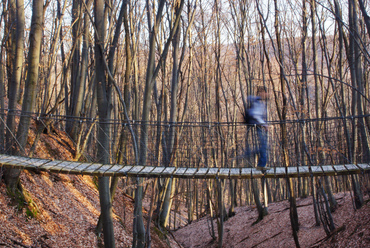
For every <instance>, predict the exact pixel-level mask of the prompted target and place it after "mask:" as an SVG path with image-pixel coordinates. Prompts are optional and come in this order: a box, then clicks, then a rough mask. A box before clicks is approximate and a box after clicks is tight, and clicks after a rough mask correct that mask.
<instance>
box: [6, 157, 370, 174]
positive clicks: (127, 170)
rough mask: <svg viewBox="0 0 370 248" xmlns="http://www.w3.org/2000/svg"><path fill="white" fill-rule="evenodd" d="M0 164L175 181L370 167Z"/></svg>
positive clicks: (13, 160)
mask: <svg viewBox="0 0 370 248" xmlns="http://www.w3.org/2000/svg"><path fill="white" fill-rule="evenodd" d="M0 165H4V166H10V167H16V168H19V169H27V170H42V171H50V172H55V173H64V174H83V175H97V176H128V177H175V178H197V179H211V178H216V177H217V178H224V179H226V178H232V179H242V178H244V179H248V178H261V177H262V176H265V177H266V178H285V177H287V176H288V177H307V176H310V175H313V176H323V175H328V176H331V175H349V174H361V173H369V172H370V165H369V164H343V165H325V166H312V167H309V166H299V167H287V168H286V167H275V168H272V169H270V170H268V171H266V172H265V173H264V174H263V173H262V172H261V171H258V170H256V169H255V168H182V167H153V166H142V165H136V166H132V165H103V164H99V163H82V162H73V161H60V160H49V159H39V158H28V157H19V156H9V155H3V154H0Z"/></svg>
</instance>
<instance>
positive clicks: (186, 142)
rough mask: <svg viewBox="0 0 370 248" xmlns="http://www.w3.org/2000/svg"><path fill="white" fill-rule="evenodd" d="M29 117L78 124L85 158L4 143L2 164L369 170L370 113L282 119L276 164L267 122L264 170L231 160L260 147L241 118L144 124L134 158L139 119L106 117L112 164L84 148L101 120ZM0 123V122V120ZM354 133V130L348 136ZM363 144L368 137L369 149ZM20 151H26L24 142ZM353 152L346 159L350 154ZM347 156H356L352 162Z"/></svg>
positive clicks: (134, 173) (142, 171) (274, 132)
mask: <svg viewBox="0 0 370 248" xmlns="http://www.w3.org/2000/svg"><path fill="white" fill-rule="evenodd" d="M29 116H30V117H31V119H32V120H33V121H34V123H38V125H44V127H45V128H48V126H47V123H50V122H53V123H54V124H53V126H55V128H58V130H66V126H67V125H68V123H74V124H76V123H77V125H78V128H79V129H81V130H82V132H81V135H82V136H83V135H84V134H86V135H85V137H84V138H85V139H90V142H91V145H89V146H87V147H88V148H87V151H83V152H84V157H85V159H84V161H91V162H76V161H62V160H53V159H42V158H31V157H27V154H25V156H11V155H7V154H6V150H5V152H2V153H0V164H2V165H3V166H7V167H14V168H19V169H27V170H41V171H50V172H55V173H65V174H83V175H97V176H118V177H157V178H159V177H161V178H169V177H173V178H189V179H191V178H193V179H211V178H220V179H239V178H240V179H250V178H262V177H265V178H286V177H308V176H335V175H350V174H364V173H368V172H369V171H370V165H369V161H370V159H369V157H368V153H369V152H368V151H366V149H368V147H369V143H368V140H366V137H362V136H361V134H362V133H361V126H362V127H364V128H365V129H366V130H367V126H366V124H364V121H363V119H364V118H365V117H366V118H367V117H369V116H360V117H353V116H350V117H347V118H326V119H314V120H312V119H311V120H292V121H286V122H285V123H284V128H285V130H286V133H287V136H288V138H287V139H286V142H285V148H284V150H285V151H286V153H287V155H288V157H289V159H290V161H291V162H290V164H289V166H285V167H283V166H282V164H283V158H282V155H281V154H282V149H283V148H282V146H283V144H282V137H281V133H282V132H281V129H282V126H281V122H275V123H274V122H271V123H270V124H271V125H270V126H271V127H270V128H269V144H270V145H269V154H270V159H269V165H268V166H269V167H271V169H269V170H267V171H259V170H257V169H255V168H254V164H255V162H253V161H252V162H251V161H250V160H247V161H244V162H243V161H242V162H240V161H238V160H235V157H242V156H241V154H243V153H244V149H245V148H246V146H249V148H250V149H256V147H258V144H257V142H258V141H257V140H258V139H257V138H256V130H255V127H254V126H247V125H244V124H242V123H163V122H161V123H155V122H154V123H146V125H149V128H148V131H147V132H148V139H149V140H151V142H149V143H148V144H147V150H148V158H147V160H146V161H147V163H146V164H144V165H137V164H136V163H135V160H134V157H135V155H134V150H135V149H134V146H133V144H134V142H133V139H134V137H132V136H131V135H130V132H131V133H132V132H134V133H135V134H136V135H137V136H139V135H140V130H141V127H142V123H140V122H132V123H127V122H122V121H118V120H110V122H109V125H110V130H111V131H112V133H113V135H110V139H111V144H112V145H111V147H112V150H111V151H107V153H109V154H112V155H111V160H112V161H113V163H112V164H101V163H98V162H94V160H95V161H98V159H97V158H95V159H94V158H93V156H94V155H91V154H95V153H96V152H94V151H93V150H92V151H89V149H90V150H91V149H93V148H92V147H95V146H96V144H98V142H97V140H96V137H97V136H98V135H97V133H98V132H99V131H101V130H100V129H99V125H95V124H96V120H94V119H89V118H79V119H76V118H71V117H67V116H56V115H55V116H47V117H46V116H42V115H40V114H37V113H33V114H30V115H29ZM18 117H19V116H18ZM2 123H3V124H4V125H5V121H4V119H2ZM354 133H358V134H357V135H353V134H354ZM349 134H351V135H349ZM107 135H108V134H107ZM12 137H13V138H14V143H13V144H12V145H13V146H14V145H16V144H17V141H16V138H15V135H14V134H13V135H12ZM122 137H124V138H122ZM120 139H125V140H126V142H125V147H124V149H122V147H118V148H115V146H116V147H117V145H115V144H118V143H119V141H120ZM170 139H174V140H175V142H174V145H173V148H172V152H171V153H172V154H171V155H167V156H166V150H168V149H167V147H166V145H167V144H169V143H170V142H169V140H170ZM137 140H139V139H137ZM94 144H95V145H94ZM364 144H367V148H366V145H364ZM76 145H77V144H76ZM20 150H23V151H25V148H21V149H20ZM123 150H125V151H123ZM159 150H161V151H159ZM117 154H119V155H121V156H123V157H124V161H125V163H123V164H122V163H121V164H120V163H115V161H114V160H115V157H117ZM160 154H162V155H160ZM351 154H352V158H348V155H351ZM353 154H357V155H353ZM159 156H162V157H159ZM171 156H172V157H176V159H175V161H176V162H175V163H173V164H171V163H167V162H166V160H167V161H170V160H171V159H172V158H170V157H171ZM242 160H243V159H242ZM353 160H355V161H356V163H353V162H352V161H353ZM164 164H166V165H167V166H164Z"/></svg>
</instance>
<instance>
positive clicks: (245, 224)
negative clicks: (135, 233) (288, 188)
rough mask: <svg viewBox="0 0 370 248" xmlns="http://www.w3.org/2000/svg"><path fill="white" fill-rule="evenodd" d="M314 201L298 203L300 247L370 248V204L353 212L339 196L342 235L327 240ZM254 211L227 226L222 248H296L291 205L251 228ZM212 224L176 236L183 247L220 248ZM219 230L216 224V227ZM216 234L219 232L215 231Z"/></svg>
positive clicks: (244, 210) (242, 210)
mask: <svg viewBox="0 0 370 248" xmlns="http://www.w3.org/2000/svg"><path fill="white" fill-rule="evenodd" d="M311 199H312V198H311V197H310V198H306V199H298V200H297V206H298V216H299V223H300V231H299V242H300V245H301V247H311V246H315V245H316V246H317V247H370V203H369V202H367V203H366V204H365V206H364V207H363V208H361V209H360V210H354V209H353V204H352V200H351V196H350V194H349V193H346V194H344V193H341V194H337V195H336V199H337V201H338V203H339V208H338V209H337V210H336V211H335V212H334V213H333V218H334V222H335V225H336V228H340V229H341V230H342V229H343V230H342V231H340V232H338V233H337V235H334V236H332V237H331V238H330V239H328V240H324V239H325V237H326V234H325V231H324V229H323V228H322V226H319V227H316V226H315V221H314V215H313V206H312V200H311ZM257 216H258V214H257V210H256V209H255V208H253V207H239V208H237V209H236V215H235V216H234V217H232V218H230V219H229V220H227V221H226V222H225V224H224V230H225V231H224V242H223V244H224V245H223V247H225V248H226V247H228V248H245V247H266V248H271V247H284V248H286V247H295V244H294V240H293V236H292V234H291V233H292V231H291V226H290V220H289V203H288V201H282V202H278V203H272V204H270V206H269V215H268V216H266V217H265V218H264V219H263V220H262V221H261V222H259V223H258V224H256V225H252V224H253V222H255V220H256V218H257ZM208 226H209V221H207V218H203V219H201V220H199V221H196V222H194V223H192V224H191V225H188V226H186V227H184V228H181V229H179V230H177V231H176V232H174V236H175V238H176V240H177V241H178V242H179V243H180V244H181V245H182V246H183V247H192V248H195V247H218V244H217V241H215V240H212V238H211V236H210V234H209V233H210V232H209V228H208ZM215 226H216V224H215ZM215 232H216V234H217V230H215Z"/></svg>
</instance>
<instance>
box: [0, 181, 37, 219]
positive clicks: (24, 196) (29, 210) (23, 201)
mask: <svg viewBox="0 0 370 248" xmlns="http://www.w3.org/2000/svg"><path fill="white" fill-rule="evenodd" d="M7 195H8V196H9V197H10V199H11V202H12V204H13V205H14V206H16V208H17V210H18V211H22V210H23V209H25V210H26V212H25V213H26V216H27V218H36V217H37V216H38V214H39V213H40V210H39V208H38V206H37V204H36V203H35V201H34V200H33V199H32V197H31V196H30V194H29V193H28V192H27V191H26V190H20V189H18V188H17V189H16V190H15V191H12V190H11V189H10V188H7Z"/></svg>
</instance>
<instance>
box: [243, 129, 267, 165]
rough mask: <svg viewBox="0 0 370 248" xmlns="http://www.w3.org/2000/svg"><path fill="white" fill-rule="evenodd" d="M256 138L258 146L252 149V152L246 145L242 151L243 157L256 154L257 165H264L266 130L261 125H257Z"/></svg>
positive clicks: (265, 162) (265, 160) (265, 161)
mask: <svg viewBox="0 0 370 248" xmlns="http://www.w3.org/2000/svg"><path fill="white" fill-rule="evenodd" d="M257 138H258V148H257V149H255V150H253V151H252V152H251V151H250V149H249V148H248V146H247V150H246V151H245V153H244V156H245V157H250V156H251V155H255V154H258V163H257V166H258V167H265V166H266V164H267V152H268V151H267V150H268V144H267V131H266V130H265V129H264V128H263V127H261V126H257Z"/></svg>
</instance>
